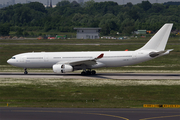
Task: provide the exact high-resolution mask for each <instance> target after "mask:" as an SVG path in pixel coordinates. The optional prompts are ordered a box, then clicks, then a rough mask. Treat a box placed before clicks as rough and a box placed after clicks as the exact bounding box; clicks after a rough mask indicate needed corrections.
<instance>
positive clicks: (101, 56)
mask: <svg viewBox="0 0 180 120" xmlns="http://www.w3.org/2000/svg"><path fill="white" fill-rule="evenodd" d="M103 56H104V53H102V54H100V55H99V56H98V57H97V58H95V59H96V60H97V59H101V58H103Z"/></svg>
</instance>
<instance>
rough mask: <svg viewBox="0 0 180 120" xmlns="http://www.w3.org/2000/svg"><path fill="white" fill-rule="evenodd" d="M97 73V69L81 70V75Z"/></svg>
mask: <svg viewBox="0 0 180 120" xmlns="http://www.w3.org/2000/svg"><path fill="white" fill-rule="evenodd" d="M95 74H96V71H95V70H92V71H91V70H88V71H85V70H83V71H82V72H81V75H95Z"/></svg>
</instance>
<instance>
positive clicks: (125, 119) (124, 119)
mask: <svg viewBox="0 0 180 120" xmlns="http://www.w3.org/2000/svg"><path fill="white" fill-rule="evenodd" d="M85 114H94V115H102V116H108V117H115V118H120V119H123V120H129V119H127V118H125V117H121V116H116V115H109V114H99V113H85Z"/></svg>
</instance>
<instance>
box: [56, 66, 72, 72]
mask: <svg viewBox="0 0 180 120" xmlns="http://www.w3.org/2000/svg"><path fill="white" fill-rule="evenodd" d="M53 71H54V72H55V73H66V72H72V71H74V70H73V67H72V66H71V65H67V64H55V65H53Z"/></svg>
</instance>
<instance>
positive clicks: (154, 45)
mask: <svg viewBox="0 0 180 120" xmlns="http://www.w3.org/2000/svg"><path fill="white" fill-rule="evenodd" d="M172 26H173V24H172V23H167V24H165V25H164V26H162V27H161V29H160V30H159V31H158V32H157V33H156V34H155V35H154V36H153V37H152V38H151V39H150V40H149V41H148V42H147V43H146V44H145V45H144V46H143V47H142V48H140V49H138V50H149V49H150V50H157V51H164V49H165V47H166V44H167V41H168V38H169V35H170V32H171V29H172Z"/></svg>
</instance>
